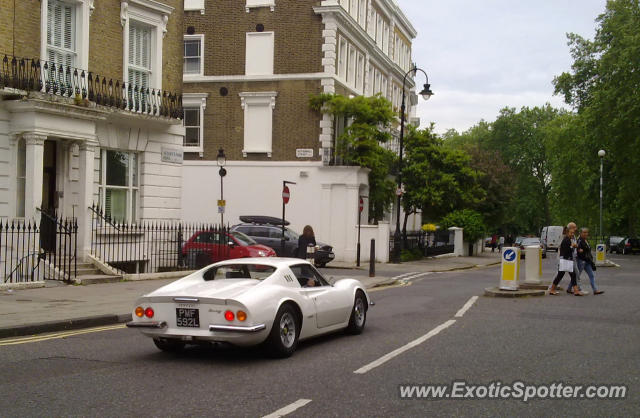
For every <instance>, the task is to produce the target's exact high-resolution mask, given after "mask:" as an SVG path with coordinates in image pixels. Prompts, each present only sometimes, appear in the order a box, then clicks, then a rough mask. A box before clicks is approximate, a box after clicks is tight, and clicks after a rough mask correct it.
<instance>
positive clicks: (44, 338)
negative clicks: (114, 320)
mask: <svg viewBox="0 0 640 418" xmlns="http://www.w3.org/2000/svg"><path fill="white" fill-rule="evenodd" d="M124 327H125V325H124V324H115V325H106V326H103V327H94V328H85V329H79V330H72V331H63V332H56V333H52V334H43V335H32V336H29V337H18V338H7V339H4V340H0V346H4V345H17V344H28V343H37V342H41V341H47V340H57V339H60V338H67V337H73V336H74V335H81V334H90V333H93V332H101V331H111V330H114V329H122V328H124Z"/></svg>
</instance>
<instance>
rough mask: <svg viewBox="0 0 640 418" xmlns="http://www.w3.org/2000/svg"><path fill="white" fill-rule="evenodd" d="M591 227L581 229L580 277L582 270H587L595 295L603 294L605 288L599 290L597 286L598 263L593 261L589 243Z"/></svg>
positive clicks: (579, 246)
mask: <svg viewBox="0 0 640 418" xmlns="http://www.w3.org/2000/svg"><path fill="white" fill-rule="evenodd" d="M588 238H589V228H582V229H581V230H580V238H578V277H580V275H581V274H582V271H583V270H584V271H586V272H587V276H589V281H590V282H591V288H592V289H593V294H594V295H601V294H603V293H604V290H598V288H597V287H596V278H595V274H594V273H593V272H594V271H595V269H596V265H595V263H594V262H593V255H592V254H591V246H590V245H589V241H588Z"/></svg>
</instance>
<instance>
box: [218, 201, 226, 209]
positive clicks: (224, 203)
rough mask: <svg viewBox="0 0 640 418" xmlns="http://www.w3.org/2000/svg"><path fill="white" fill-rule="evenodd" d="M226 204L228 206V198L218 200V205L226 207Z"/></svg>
mask: <svg viewBox="0 0 640 418" xmlns="http://www.w3.org/2000/svg"><path fill="white" fill-rule="evenodd" d="M225 206H227V201H226V200H218V207H225Z"/></svg>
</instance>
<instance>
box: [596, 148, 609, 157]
mask: <svg viewBox="0 0 640 418" xmlns="http://www.w3.org/2000/svg"><path fill="white" fill-rule="evenodd" d="M605 155H607V153H606V152H605V150H603V149H601V150H600V151H598V157H600V158H604V156H605Z"/></svg>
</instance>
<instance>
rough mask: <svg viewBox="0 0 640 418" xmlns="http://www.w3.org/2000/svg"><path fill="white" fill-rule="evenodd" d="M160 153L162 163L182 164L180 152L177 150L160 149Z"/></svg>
mask: <svg viewBox="0 0 640 418" xmlns="http://www.w3.org/2000/svg"><path fill="white" fill-rule="evenodd" d="M161 152H162V156H161V159H162V162H163V163H172V164H182V161H183V157H182V150H180V149H177V148H166V147H162V148H161Z"/></svg>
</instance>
